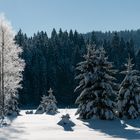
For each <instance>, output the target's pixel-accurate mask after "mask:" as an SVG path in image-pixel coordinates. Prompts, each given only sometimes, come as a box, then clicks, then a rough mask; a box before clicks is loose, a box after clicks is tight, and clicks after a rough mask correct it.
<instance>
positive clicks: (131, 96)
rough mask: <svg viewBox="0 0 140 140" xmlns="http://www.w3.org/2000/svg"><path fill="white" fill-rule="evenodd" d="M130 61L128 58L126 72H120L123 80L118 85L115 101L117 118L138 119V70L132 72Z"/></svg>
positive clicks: (139, 85)
mask: <svg viewBox="0 0 140 140" xmlns="http://www.w3.org/2000/svg"><path fill="white" fill-rule="evenodd" d="M131 61H132V60H131V59H130V58H129V59H128V63H127V64H125V66H126V71H123V72H121V73H122V74H125V78H124V80H123V81H122V83H121V85H120V89H119V94H118V101H117V109H118V115H119V117H126V118H129V119H133V118H136V117H138V115H139V113H140V84H139V78H140V76H139V71H138V70H133V66H134V64H132V62H131Z"/></svg>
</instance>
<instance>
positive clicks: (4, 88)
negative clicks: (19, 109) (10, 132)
mask: <svg viewBox="0 0 140 140" xmlns="http://www.w3.org/2000/svg"><path fill="white" fill-rule="evenodd" d="M14 35H15V34H14V31H13V29H12V26H11V24H10V23H9V22H8V21H7V20H6V19H5V17H4V16H3V15H1V16H0V98H1V101H0V106H1V110H0V115H5V113H6V112H8V110H7V109H8V108H6V107H7V104H8V103H9V102H13V101H11V100H13V96H14V95H15V94H17V92H18V89H19V88H21V87H22V86H21V84H20V83H21V80H22V72H23V70H24V65H25V64H24V61H23V60H22V59H21V58H20V55H21V53H22V49H21V48H20V47H19V46H18V45H16V44H15V41H14ZM15 105H16V104H15ZM15 108H16V107H15ZM10 112H11V110H10Z"/></svg>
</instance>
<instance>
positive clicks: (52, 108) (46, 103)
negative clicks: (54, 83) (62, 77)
mask: <svg viewBox="0 0 140 140" xmlns="http://www.w3.org/2000/svg"><path fill="white" fill-rule="evenodd" d="M48 93H49V95H48V96H45V95H44V96H43V97H42V101H41V103H40V105H39V107H38V108H37V111H36V114H42V113H46V114H56V113H57V112H58V111H57V105H56V103H57V101H56V99H55V96H54V95H53V90H52V89H51V88H50V89H49V91H48Z"/></svg>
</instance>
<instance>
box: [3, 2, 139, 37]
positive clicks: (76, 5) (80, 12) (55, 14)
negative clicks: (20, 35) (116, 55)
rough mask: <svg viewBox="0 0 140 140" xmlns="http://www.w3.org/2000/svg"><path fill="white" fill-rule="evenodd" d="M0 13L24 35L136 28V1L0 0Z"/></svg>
mask: <svg viewBox="0 0 140 140" xmlns="http://www.w3.org/2000/svg"><path fill="white" fill-rule="evenodd" d="M0 13H4V14H5V16H6V18H7V19H8V20H10V22H11V23H12V26H13V28H14V29H15V31H18V30H19V29H22V31H23V32H24V33H27V35H28V36H31V35H33V34H34V33H36V32H37V31H41V30H43V31H46V32H47V33H48V35H50V34H51V31H52V29H53V28H55V29H56V30H57V31H59V29H60V28H62V30H68V31H69V30H70V29H73V30H75V29H76V30H77V31H78V32H80V33H87V32H90V31H93V30H95V31H109V30H110V31H119V30H131V29H133V30H136V29H139V28H140V0H0Z"/></svg>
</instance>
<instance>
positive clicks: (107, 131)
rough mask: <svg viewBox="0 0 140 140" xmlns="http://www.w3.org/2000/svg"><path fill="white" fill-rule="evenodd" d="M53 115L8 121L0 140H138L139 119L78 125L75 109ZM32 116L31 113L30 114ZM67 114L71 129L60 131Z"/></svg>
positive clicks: (95, 121)
mask: <svg viewBox="0 0 140 140" xmlns="http://www.w3.org/2000/svg"><path fill="white" fill-rule="evenodd" d="M59 111H60V113H58V114H56V115H46V114H43V115H39V114H25V111H21V116H19V117H17V118H16V119H13V120H11V121H12V124H11V126H7V127H3V128H0V140H66V139H67V140H92V139H93V140H111V139H118V140H124V139H129V140H139V139H140V118H139V119H135V120H126V121H120V120H113V121H105V120H92V121H88V122H82V121H80V120H77V119H76V118H77V116H75V115H74V114H75V112H76V109H60V110H59ZM34 112H35V111H34ZM66 113H69V114H70V117H71V121H72V122H73V123H74V124H75V125H74V126H72V127H71V126H66V127H62V126H60V125H58V124H57V123H58V122H59V121H60V120H61V116H62V115H65V114H66Z"/></svg>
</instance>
